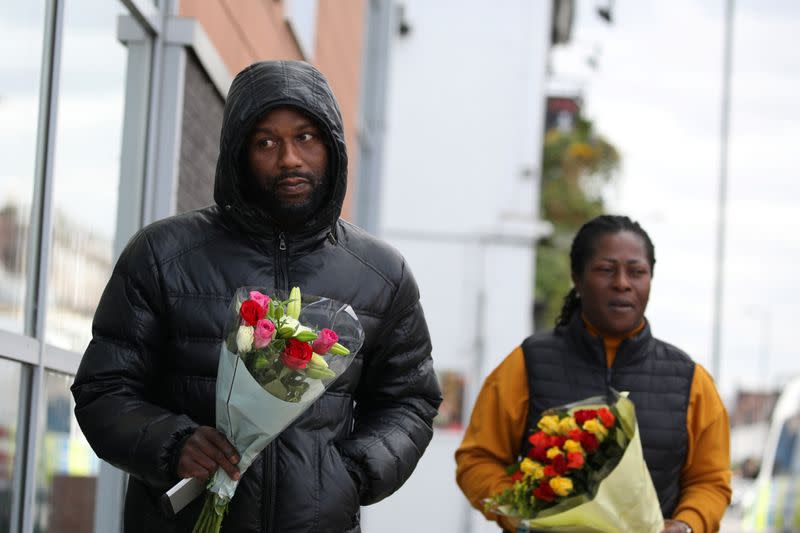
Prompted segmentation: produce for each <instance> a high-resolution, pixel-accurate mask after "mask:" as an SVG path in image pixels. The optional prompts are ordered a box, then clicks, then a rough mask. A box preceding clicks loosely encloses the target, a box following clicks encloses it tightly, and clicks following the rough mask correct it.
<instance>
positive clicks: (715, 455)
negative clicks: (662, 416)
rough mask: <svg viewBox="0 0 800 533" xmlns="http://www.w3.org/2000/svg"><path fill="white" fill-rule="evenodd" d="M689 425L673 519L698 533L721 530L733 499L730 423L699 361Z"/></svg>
mask: <svg viewBox="0 0 800 533" xmlns="http://www.w3.org/2000/svg"><path fill="white" fill-rule="evenodd" d="M686 426H687V430H688V432H689V446H688V450H687V453H686V463H685V464H684V465H683V470H682V471H681V497H680V500H679V501H678V506H677V508H676V509H675V513H674V514H673V518H675V519H677V520H683V521H684V522H686V523H687V524H689V525H690V526H691V527H692V530H693V531H695V533H711V532H714V531H718V530H719V527H720V521H721V520H722V515H723V514H725V510H726V509H727V508H728V505H729V504H730V502H731V471H730V425H729V422H728V412H727V411H726V410H725V406H724V405H723V404H722V400H720V397H719V394H717V389H716V387H715V386H714V381H713V380H712V378H711V376H710V375H709V374H708V372H707V371H706V369H705V368H703V367H702V366H700V365H697V364H696V365H695V372H694V379H693V380H692V389H691V392H690V396H689V410H688V413H687V416H686Z"/></svg>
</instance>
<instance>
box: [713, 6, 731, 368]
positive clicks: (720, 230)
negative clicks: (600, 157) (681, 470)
mask: <svg viewBox="0 0 800 533" xmlns="http://www.w3.org/2000/svg"><path fill="white" fill-rule="evenodd" d="M733 11H734V0H727V1H726V2H725V44H724V48H723V67H722V117H721V122H720V148H719V197H718V200H717V205H718V209H719V212H718V214H717V217H718V218H717V241H716V278H715V284H714V322H713V337H712V345H711V357H712V360H711V374H712V375H713V376H714V378H715V379H716V380H717V381H718V382H719V377H720V370H721V368H720V359H721V357H720V337H721V329H722V292H723V288H724V279H723V274H724V268H723V266H724V265H723V264H724V261H725V208H726V203H727V192H728V191H727V189H728V137H729V129H730V107H731V63H732V58H733Z"/></svg>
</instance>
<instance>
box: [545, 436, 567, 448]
mask: <svg viewBox="0 0 800 533" xmlns="http://www.w3.org/2000/svg"><path fill="white" fill-rule="evenodd" d="M565 442H567V437H564V436H562V435H553V436H552V437H550V442H549V445H548V448H563V447H564V443H565Z"/></svg>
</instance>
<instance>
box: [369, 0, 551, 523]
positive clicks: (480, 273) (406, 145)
mask: <svg viewBox="0 0 800 533" xmlns="http://www.w3.org/2000/svg"><path fill="white" fill-rule="evenodd" d="M402 4H403V6H404V21H405V22H406V23H407V24H408V26H409V28H410V32H409V33H407V34H406V35H400V34H398V33H395V35H394V36H393V38H392V45H391V53H390V55H391V57H390V72H389V80H388V84H389V88H388V102H387V112H386V123H387V129H386V138H385V148H384V149H385V153H384V168H383V176H382V177H381V180H382V182H381V198H380V209H379V210H378V212H379V234H380V235H381V236H382V237H383V238H385V239H386V240H388V241H389V242H391V243H392V244H394V245H395V246H396V247H397V248H398V249H399V250H400V251H401V252H402V253H403V254H404V255H405V257H406V259H407V260H408V263H409V265H410V266H411V270H412V272H413V273H414V275H415V277H416V279H417V282H418V283H419V286H420V292H421V298H422V303H423V306H424V309H425V314H426V317H427V319H428V325H429V327H430V330H431V337H432V339H433V348H434V362H435V366H436V369H437V371H447V370H450V371H457V372H461V373H463V375H464V378H465V381H466V400H465V402H464V415H463V416H464V421H465V422H466V421H467V420H468V417H469V413H470V412H471V410H472V404H473V400H474V397H475V395H476V394H477V391H478V388H479V387H480V385H481V383H482V382H483V379H484V378H485V376H486V375H487V374H488V372H489V371H491V369H492V368H494V367H495V366H496V365H497V364H498V363H499V362H500V361H501V360H502V359H503V358H504V357H505V356H506V355H507V354H508V353H509V352H510V351H511V350H512V349H513V348H514V347H515V346H516V345H518V344H519V343H520V342H521V341H522V339H524V338H525V337H526V336H527V335H529V334H530V333H531V331H532V329H533V328H532V326H533V324H532V303H533V302H532V300H533V279H534V277H533V276H534V264H535V262H534V249H533V245H534V242H535V239H536V238H537V237H538V236H540V235H541V234H542V233H543V232H545V231H546V230H547V225H546V224H544V223H542V222H541V221H539V220H538V213H537V206H538V189H539V174H540V172H539V168H540V159H541V147H542V135H543V124H544V103H545V95H544V89H545V70H546V69H545V64H546V59H547V52H548V46H549V26H550V23H549V21H550V12H549V11H550V2H538V1H536V2H531V1H530V0H504V1H503V2H499V3H492V2H486V1H478V0H469V1H467V0H437V1H435V2H431V1H430V0H406V1H405V2H402ZM462 435H463V431H462V430H459V429H437V431H436V432H435V435H434V439H433V441H432V442H431V445H430V447H429V448H428V451H427V452H426V454H425V455H424V456H423V458H422V460H421V462H420V464H419V466H418V468H417V470H416V471H415V473H414V475H413V476H412V477H411V479H410V480H409V481H408V482H407V483H406V484H405V485H404V486H403V487H402V488H401V489H400V490H399V491H398V492H397V493H396V494H394V495H393V496H391V497H390V498H388V499H387V500H385V501H384V502H381V503H378V504H376V505H373V506H369V507H365V508H364V509H363V511H362V513H363V515H362V522H363V526H364V530H365V531H380V532H382V533H384V532H385V533H392V532H395V531H397V532H400V531H403V532H406V531H439V532H467V531H469V532H473V533H474V532H480V531H487V532H489V531H491V532H493V533H494V532H496V531H497V527H496V526H495V525H493V524H490V523H488V522H486V521H485V520H484V519H483V517H482V515H480V514H479V513H478V512H477V511H473V510H471V508H470V507H469V505H468V503H467V501H466V499H465V498H464V496H463V495H462V494H461V492H460V490H459V489H458V487H457V485H456V483H455V461H454V459H453V453H454V452H455V450H456V448H457V447H458V445H459V443H460V441H461V437H462Z"/></svg>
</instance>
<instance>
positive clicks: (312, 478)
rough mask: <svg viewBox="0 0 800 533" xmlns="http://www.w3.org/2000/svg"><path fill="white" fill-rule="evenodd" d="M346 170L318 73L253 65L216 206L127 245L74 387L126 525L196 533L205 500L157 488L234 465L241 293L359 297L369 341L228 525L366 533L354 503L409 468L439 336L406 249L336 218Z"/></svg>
mask: <svg viewBox="0 0 800 533" xmlns="http://www.w3.org/2000/svg"><path fill="white" fill-rule="evenodd" d="M346 176H347V154H346V151H345V143H344V134H343V130H342V119H341V115H340V113H339V109H338V105H337V103H336V100H335V98H334V96H333V93H332V91H331V89H330V87H329V85H328V83H327V81H326V80H325V78H324V77H323V76H322V74H320V73H319V72H318V71H317V70H316V69H314V68H313V67H312V66H310V65H308V64H306V63H302V62H294V61H280V62H263V63H256V64H254V65H251V66H250V67H248V68H247V69H245V70H243V71H242V72H241V73H239V75H237V76H236V79H235V80H234V81H233V84H232V86H231V89H230V92H229V95H228V100H227V102H226V105H225V114H224V119H223V125H222V134H221V141H220V156H219V160H218V162H217V171H216V182H215V190H214V199H215V202H216V205H214V206H212V207H208V208H205V209H200V210H198V211H193V212H189V213H185V214H182V215H178V216H175V217H172V218H169V219H166V220H162V221H159V222H156V223H154V224H152V225H150V226H148V227H146V228H144V229H142V230H141V231H139V232H138V233H137V234H136V235H135V236H134V237H133V238H132V239H131V241H130V243H128V246H127V247H126V249H125V250H124V252H123V253H122V255H121V256H120V259H119V261H118V263H117V265H116V267H115V269H114V272H113V274H112V276H111V279H110V281H109V282H108V286H107V287H106V290H105V292H104V293H103V297H102V299H101V301H100V304H99V306H98V308H97V312H96V314H95V318H94V325H93V339H92V341H91V343H90V344H89V347H88V348H87V350H86V353H85V354H84V357H83V360H82V362H81V365H80V368H79V370H78V374H77V376H76V378H75V384H74V385H73V387H72V392H73V394H74V396H75V401H76V407H75V414H76V416H77V418H78V422H79V423H80V426H81V428H82V429H83V432H84V434H85V435H86V438H87V439H88V440H89V442H90V443H91V445H92V448H93V449H94V450H95V452H96V453H97V455H98V456H99V457H101V458H102V459H104V460H106V461H108V462H109V463H111V464H113V465H114V466H116V467H118V468H120V469H122V470H124V471H126V472H128V473H129V474H130V482H129V485H128V491H127V496H126V502H125V531H127V532H138V531H147V532H159V533H162V532H173V531H174V532H183V531H191V529H192V526H193V525H194V522H195V519H196V518H197V516H198V514H199V512H200V508H201V505H202V498H198V499H197V500H195V501H194V502H193V503H192V504H190V505H189V506H187V507H186V508H185V509H184V510H183V511H181V512H180V513H178V515H177V516H176V517H167V516H166V515H165V514H163V513H162V512H161V511H160V509H159V507H158V498H159V497H160V496H161V495H162V494H163V493H164V491H165V490H167V489H168V488H169V487H171V486H172V485H173V484H174V483H175V482H177V481H178V479H179V477H203V476H204V475H205V474H206V473H208V472H210V471H213V470H214V469H215V468H216V466H217V465H221V466H222V467H224V468H226V469H232V468H233V467H232V465H231V463H230V462H229V461H228V458H226V457H225V456H223V455H219V456H217V455H216V454H217V453H218V452H220V451H222V452H225V453H226V455H228V456H231V455H232V454H233V450H228V449H227V448H226V446H227V441H225V439H224V438H221V437H220V436H219V434H217V433H216V432H215V431H213V430H212V429H211V428H210V427H209V426H214V424H215V414H214V398H215V378H216V373H217V361H218V357H219V346H220V342H221V339H222V334H223V327H224V323H225V317H226V312H227V308H228V304H229V302H230V300H231V298H232V296H233V293H234V291H235V289H236V288H237V287H240V286H260V287H265V288H266V289H267V290H270V291H276V290H277V291H287V292H288V290H289V288H290V287H292V286H299V287H300V288H301V290H302V291H303V292H304V293H306V294H316V295H319V296H326V297H329V298H334V299H336V300H340V301H343V302H347V303H349V304H350V305H351V306H352V307H353V309H354V310H355V311H356V313H357V315H358V317H359V319H360V321H361V324H362V325H363V327H364V331H365V334H366V336H365V342H364V346H363V348H362V349H361V351H360V353H359V354H358V356H357V358H356V360H355V361H354V362H353V363H352V365H351V366H350V368H349V369H348V370H347V372H346V373H345V374H344V375H343V376H341V377H340V378H339V379H338V380H337V381H336V382H335V383H334V384H333V385H332V386H331V387H330V388H329V389H328V391H327V392H326V393H325V394H324V395H323V396H322V397H321V398H320V399H319V400H318V401H317V402H316V403H315V404H314V406H313V407H312V408H310V409H309V410H307V411H306V412H305V413H304V414H303V415H301V417H300V418H298V419H297V420H296V421H295V422H294V423H293V424H292V425H291V426H289V427H288V428H287V429H286V430H285V431H284V432H283V433H282V434H281V435H280V437H279V438H278V439H276V440H275V441H273V443H272V444H270V446H268V447H267V449H266V450H265V451H264V452H262V454H261V455H260V456H259V458H257V459H256V461H255V462H254V463H253V464H252V466H251V467H250V468H249V469H248V470H247V471H246V472H245V474H244V475H243V476H242V478H241V482H240V484H239V487H238V489H237V491H236V494H235V496H234V498H233V500H232V501H231V504H230V510H229V513H228V515H226V517H225V521H224V529H225V530H226V531H234V532H253V533H255V532H258V533H266V532H270V533H273V532H275V533H277V532H288V531H291V532H300V531H314V532H317V531H320V532H337V533H338V532H344V531H348V532H350V531H354V532H357V531H360V526H359V506H360V505H368V504H371V503H375V502H377V501H380V500H381V499H383V498H385V497H387V496H389V495H390V494H392V493H393V492H394V491H396V490H397V489H398V488H399V487H400V486H401V485H402V484H403V483H404V482H405V481H406V479H408V477H409V476H410V475H411V472H412V471H413V470H414V467H415V466H416V464H417V461H418V460H419V458H420V456H421V455H422V453H423V452H424V450H425V448H426V447H427V445H428V443H429V442H430V439H431V436H432V429H431V421H432V419H433V417H434V415H435V414H436V409H437V407H438V405H439V402H440V401H441V395H440V390H439V386H438V384H437V381H436V378H435V375H434V372H433V367H432V361H431V356H430V353H431V343H430V337H429V335H428V329H427V326H426V323H425V318H424V316H423V312H422V308H421V306H420V302H419V292H418V290H417V285H416V282H415V281H414V278H413V277H412V275H411V272H410V270H409V268H408V265H406V263H405V261H404V259H403V258H402V257H401V256H400V255H399V254H398V253H397V252H396V251H395V250H393V249H392V248H391V247H389V246H387V245H386V244H384V243H382V242H381V241H379V240H378V239H376V238H374V237H372V236H370V235H369V234H367V233H365V232H364V231H363V230H361V229H360V228H358V227H356V226H353V225H352V224H349V223H347V222H345V221H343V220H341V219H340V218H339V215H340V212H341V208H342V202H343V200H344V196H345V189H346V184H347V183H346V181H347V180H346ZM218 439H221V440H222V442H221V443H220V442H218ZM233 455H235V454H233ZM231 462H235V458H234V459H233V460H232V461H231Z"/></svg>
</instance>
